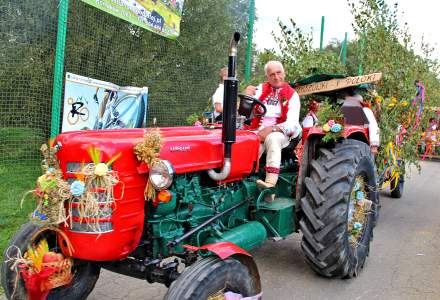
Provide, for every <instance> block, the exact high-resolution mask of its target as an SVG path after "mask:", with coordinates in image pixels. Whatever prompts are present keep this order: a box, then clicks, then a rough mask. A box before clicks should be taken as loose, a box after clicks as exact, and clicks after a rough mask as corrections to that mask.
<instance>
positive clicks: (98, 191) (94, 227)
mask: <svg viewBox="0 0 440 300" xmlns="http://www.w3.org/2000/svg"><path fill="white" fill-rule="evenodd" d="M87 164H88V163H84V162H68V163H67V165H66V174H65V175H66V180H67V182H68V183H69V184H71V183H72V182H73V181H75V180H77V179H76V176H75V175H77V174H80V173H81V171H82V169H83V167H84V166H85V165H87ZM92 192H93V193H94V194H95V197H96V198H97V201H98V205H99V208H98V211H97V213H96V214H93V215H88V216H82V217H83V219H81V217H80V213H79V211H80V210H79V203H78V199H73V201H72V203H71V209H70V213H71V220H72V221H71V226H70V227H71V229H70V230H71V231H73V232H80V233H90V234H102V233H107V232H112V231H113V223H112V222H111V218H112V215H113V210H114V207H115V206H114V202H113V201H110V202H109V201H108V200H109V199H107V195H106V193H105V191H104V190H103V189H102V188H99V187H97V188H94V189H93V191H92ZM111 200H113V199H111Z"/></svg>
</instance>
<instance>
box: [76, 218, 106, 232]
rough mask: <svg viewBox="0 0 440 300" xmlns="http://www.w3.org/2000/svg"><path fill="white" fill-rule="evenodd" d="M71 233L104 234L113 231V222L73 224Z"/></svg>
mask: <svg viewBox="0 0 440 300" xmlns="http://www.w3.org/2000/svg"><path fill="white" fill-rule="evenodd" d="M70 231H73V232H81V233H94V234H98V233H99V234H102V233H107V232H112V231H113V224H112V222H97V223H86V222H75V221H74V222H72V228H71V230H70Z"/></svg>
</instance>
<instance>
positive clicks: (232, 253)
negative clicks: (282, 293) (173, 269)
mask: <svg viewBox="0 0 440 300" xmlns="http://www.w3.org/2000/svg"><path fill="white" fill-rule="evenodd" d="M183 248H185V249H187V250H190V251H198V250H208V251H211V252H212V253H214V254H215V255H217V256H218V257H219V258H220V259H222V260H224V259H227V258H228V257H233V258H234V259H236V260H238V261H240V263H242V264H243V265H244V266H245V267H246V268H247V269H248V270H249V273H250V274H251V276H252V278H253V279H254V280H255V282H256V284H257V291H258V293H261V280H260V273H259V272H258V267H257V264H256V263H255V261H254V259H253V258H252V255H251V254H249V252H247V251H246V250H243V249H241V248H240V247H238V246H237V245H235V244H234V243H231V242H218V243H213V244H207V245H203V246H201V247H197V246H192V245H183Z"/></svg>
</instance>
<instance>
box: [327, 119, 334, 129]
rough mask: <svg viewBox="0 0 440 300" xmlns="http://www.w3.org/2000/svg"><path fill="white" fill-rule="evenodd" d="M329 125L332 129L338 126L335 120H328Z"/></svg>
mask: <svg viewBox="0 0 440 300" xmlns="http://www.w3.org/2000/svg"><path fill="white" fill-rule="evenodd" d="M327 124H328V126H329V127H330V128H332V127H333V125H335V124H336V122H335V120H328V121H327Z"/></svg>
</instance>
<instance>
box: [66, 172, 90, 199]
mask: <svg viewBox="0 0 440 300" xmlns="http://www.w3.org/2000/svg"><path fill="white" fill-rule="evenodd" d="M95 171H96V170H95ZM85 188H86V186H85V184H84V182H82V181H79V180H75V181H74V182H72V184H71V185H70V193H71V194H72V195H73V196H75V197H79V196H81V195H82V194H83V193H84V191H85Z"/></svg>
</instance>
